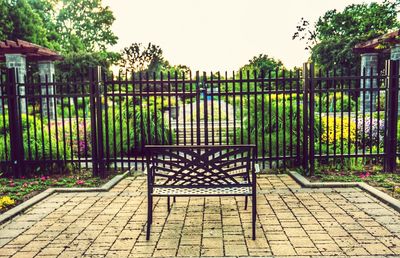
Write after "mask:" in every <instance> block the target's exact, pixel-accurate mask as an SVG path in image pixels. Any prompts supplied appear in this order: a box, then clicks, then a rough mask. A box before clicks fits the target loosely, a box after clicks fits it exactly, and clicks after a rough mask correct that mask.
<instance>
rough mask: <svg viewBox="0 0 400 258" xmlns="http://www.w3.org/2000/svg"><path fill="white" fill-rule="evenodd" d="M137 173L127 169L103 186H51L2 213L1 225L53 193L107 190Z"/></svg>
mask: <svg viewBox="0 0 400 258" xmlns="http://www.w3.org/2000/svg"><path fill="white" fill-rule="evenodd" d="M130 173H131V174H136V173H135V172H133V171H132V169H131V170H127V171H126V172H124V173H123V174H121V175H116V176H115V177H113V178H112V179H111V180H110V181H108V182H107V183H105V184H104V185H102V186H101V187H81V188H78V187H75V188H49V189H47V190H45V191H43V192H41V193H40V194H38V195H35V196H34V197H32V198H30V199H28V200H26V201H24V202H23V203H21V204H19V205H17V206H15V207H14V208H12V209H10V210H8V211H6V212H4V213H3V214H1V215H0V225H1V224H3V223H5V222H6V221H8V220H10V219H12V218H13V217H15V216H17V215H18V214H19V213H21V212H23V211H24V210H26V209H28V208H30V207H32V206H33V205H35V204H36V203H38V202H40V201H41V200H43V199H46V198H47V197H49V196H50V195H52V194H53V193H78V192H107V191H109V190H110V189H111V188H112V187H113V186H115V185H116V184H117V183H118V182H119V181H121V180H122V179H124V178H125V177H126V176H127V175H128V174H130Z"/></svg>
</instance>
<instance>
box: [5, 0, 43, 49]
mask: <svg viewBox="0 0 400 258" xmlns="http://www.w3.org/2000/svg"><path fill="white" fill-rule="evenodd" d="M0 13H2V14H3V15H2V16H0V24H1V29H0V31H1V32H0V40H5V39H14V40H15V39H24V40H27V41H30V42H34V43H37V44H40V45H44V46H47V45H48V40H47V37H46V36H47V35H46V29H45V27H44V24H43V21H42V19H41V17H40V15H39V14H38V13H37V12H36V10H34V9H33V8H32V6H31V5H30V4H29V3H28V1H26V0H12V1H7V0H0Z"/></svg>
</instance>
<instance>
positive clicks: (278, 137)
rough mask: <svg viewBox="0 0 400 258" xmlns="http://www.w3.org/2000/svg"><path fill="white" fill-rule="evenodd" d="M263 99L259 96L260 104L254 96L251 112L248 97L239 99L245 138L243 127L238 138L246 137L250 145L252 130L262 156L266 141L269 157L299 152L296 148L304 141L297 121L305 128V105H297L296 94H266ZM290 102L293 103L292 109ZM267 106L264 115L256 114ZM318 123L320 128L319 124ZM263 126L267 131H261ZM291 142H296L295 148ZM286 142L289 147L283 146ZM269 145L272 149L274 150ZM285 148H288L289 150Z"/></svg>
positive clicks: (245, 139) (266, 150)
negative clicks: (298, 131) (298, 132)
mask: <svg viewBox="0 0 400 258" xmlns="http://www.w3.org/2000/svg"><path fill="white" fill-rule="evenodd" d="M263 98H264V99H262V96H257V102H256V101H255V97H254V96H253V97H250V99H249V101H250V109H248V104H247V101H248V98H247V97H245V98H244V99H243V101H242V102H241V101H240V98H236V99H235V101H236V105H237V106H239V107H240V108H243V135H242V134H241V132H242V129H241V128H239V129H238V130H237V132H236V139H237V140H238V139H241V138H242V137H243V139H244V141H245V142H248V135H247V133H248V131H250V137H251V140H250V142H251V143H257V146H258V151H259V153H258V154H259V155H262V150H263V146H262V139H263V138H264V150H265V154H266V155H270V154H272V155H273V156H277V155H279V156H282V155H283V153H286V154H288V153H290V151H293V153H296V145H297V143H301V141H302V132H301V131H300V134H297V132H296V127H297V121H299V123H300V124H299V126H300V128H302V115H303V112H302V106H298V105H296V95H294V94H292V95H291V94H287V95H286V94H285V95H283V94H279V95H273V94H271V95H264V96H263ZM290 101H292V105H291V106H290ZM255 103H257V106H256V107H254V105H255ZM263 107H264V115H262V114H261V113H260V112H255V110H263ZM269 114H271V116H270V115H269ZM249 118H250V120H249ZM237 119H240V117H239V114H237ZM316 124H317V125H318V123H316ZM261 125H264V131H262V130H261V129H260V128H261ZM316 127H317V126H316ZM290 139H292V143H293V145H292V146H290V144H289V142H290ZM284 142H285V143H286V144H283V143H284ZM269 146H272V149H270V147H269ZM282 146H285V149H284V148H283V147H282ZM290 147H292V149H290Z"/></svg>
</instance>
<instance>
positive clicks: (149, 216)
mask: <svg viewBox="0 0 400 258" xmlns="http://www.w3.org/2000/svg"><path fill="white" fill-rule="evenodd" d="M147 200H148V203H147V232H146V240H149V239H150V229H151V224H152V223H153V196H149V197H148V198H147Z"/></svg>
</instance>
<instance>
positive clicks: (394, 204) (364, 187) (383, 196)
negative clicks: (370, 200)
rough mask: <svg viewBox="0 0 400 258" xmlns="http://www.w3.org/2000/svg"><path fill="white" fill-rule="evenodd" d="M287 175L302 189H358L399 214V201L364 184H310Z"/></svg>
mask: <svg viewBox="0 0 400 258" xmlns="http://www.w3.org/2000/svg"><path fill="white" fill-rule="evenodd" d="M289 175H290V176H291V177H292V178H293V179H294V180H295V181H296V182H297V183H299V184H300V185H301V186H302V187H306V188H332V187H358V188H360V189H362V190H364V191H366V192H368V193H369V194H371V195H372V196H374V197H375V198H377V199H379V200H380V201H382V202H384V203H386V204H387V205H389V206H390V207H392V208H393V209H395V210H396V211H398V212H400V200H397V199H395V198H393V197H392V196H390V195H388V194H386V193H384V192H382V191H380V190H378V189H376V188H375V187H372V186H370V185H369V184H367V183H364V182H349V183H347V182H342V183H341V182H310V181H309V180H308V179H307V178H305V177H303V176H302V175H300V174H299V173H297V172H294V171H289Z"/></svg>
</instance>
